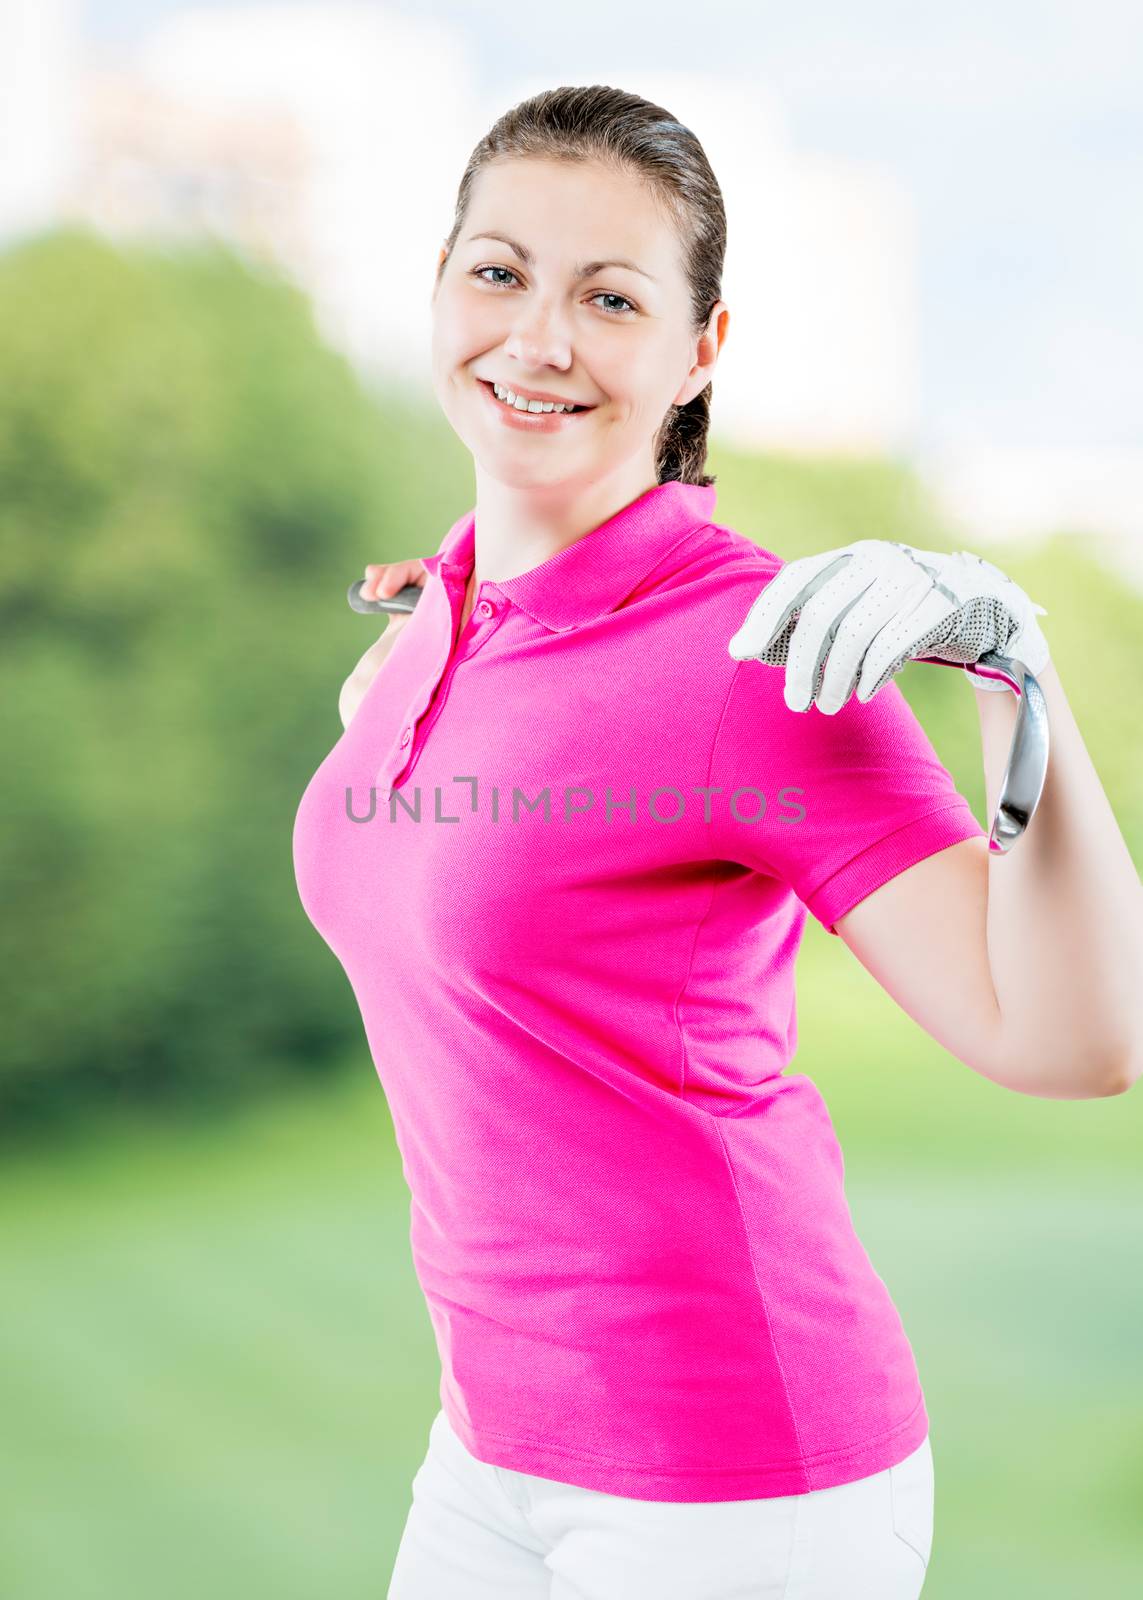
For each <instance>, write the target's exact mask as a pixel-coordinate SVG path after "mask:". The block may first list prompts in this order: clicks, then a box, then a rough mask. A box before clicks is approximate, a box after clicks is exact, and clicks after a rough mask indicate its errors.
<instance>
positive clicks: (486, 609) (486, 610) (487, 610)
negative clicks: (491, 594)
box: [476, 600, 492, 617]
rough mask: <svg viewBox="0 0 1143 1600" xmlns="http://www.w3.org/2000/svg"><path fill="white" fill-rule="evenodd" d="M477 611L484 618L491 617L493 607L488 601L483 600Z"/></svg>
mask: <svg viewBox="0 0 1143 1600" xmlns="http://www.w3.org/2000/svg"><path fill="white" fill-rule="evenodd" d="M476 609H477V611H478V612H479V613H480V615H481V616H482V617H490V616H491V615H492V607H491V606H490V605H489V603H488V601H487V600H482V601H481V602H480V604H479V605H478V606H477V608H476Z"/></svg>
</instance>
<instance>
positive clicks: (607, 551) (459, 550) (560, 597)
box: [422, 479, 717, 633]
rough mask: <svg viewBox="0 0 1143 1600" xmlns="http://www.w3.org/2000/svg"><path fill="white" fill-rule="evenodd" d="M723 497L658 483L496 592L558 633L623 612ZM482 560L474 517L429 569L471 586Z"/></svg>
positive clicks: (462, 523) (431, 559)
mask: <svg viewBox="0 0 1143 1600" xmlns="http://www.w3.org/2000/svg"><path fill="white" fill-rule="evenodd" d="M716 498H717V496H716V493H715V488H714V485H713V484H697V483H680V482H679V481H678V480H677V479H672V480H670V481H669V482H667V483H659V484H656V485H655V486H654V488H651V489H648V490H647V491H646V493H644V494H641V495H640V496H639V498H638V499H637V500H632V501H631V502H630V504H628V505H625V506H623V507H622V509H621V510H619V511H617V512H616V513H615V515H614V516H612V517H609V518H608V519H607V521H606V522H601V523H600V524H599V525H598V527H595V528H592V529H591V530H590V531H589V532H587V533H585V534H583V535H582V536H581V537H580V538H579V539H577V540H575V542H574V543H573V544H570V545H568V546H567V547H566V548H565V549H563V550H560V551H558V552H557V553H556V554H555V555H554V556H549V557H548V559H547V560H546V561H542V562H541V563H540V565H539V566H538V567H533V568H532V570H531V571H530V572H522V573H520V575H519V576H518V577H515V578H506V579H505V580H504V581H503V582H500V583H491V587H492V588H494V589H497V590H498V591H499V592H500V593H501V594H503V595H504V596H505V598H506V599H508V600H510V601H511V602H512V604H513V605H517V606H519V607H520V609H521V610H522V611H526V612H527V613H528V615H529V616H531V617H534V618H535V620H536V621H537V622H539V623H541V624H542V625H543V626H544V627H545V628H550V629H551V630H552V631H553V632H557V633H562V632H564V631H565V630H567V629H569V628H576V627H580V626H582V624H584V623H585V622H593V621H595V620H596V619H597V618H599V617H602V616H605V615H606V614H607V613H608V612H609V611H614V610H616V609H617V607H618V606H620V605H621V604H622V602H623V601H624V600H625V599H626V598H627V596H628V595H629V594H631V593H632V591H633V590H634V589H636V588H637V587H638V586H639V584H640V583H641V582H642V580H643V579H644V578H645V577H646V576H647V574H648V573H649V572H651V571H652V570H653V568H655V567H656V566H658V564H659V562H660V561H662V560H663V558H664V557H665V556H666V555H667V554H668V552H669V551H670V550H672V549H673V548H674V546H675V545H676V544H679V543H680V542H681V541H682V540H683V539H685V538H688V537H689V536H690V535H691V534H692V533H695V532H697V531H698V529H699V528H703V527H706V526H707V525H708V524H709V522H710V520H711V516H712V514H713V511H714V505H715V500H716ZM475 558H476V512H475V510H472V511H467V512H466V513H465V514H464V516H463V517H460V518H459V519H458V520H457V521H456V522H454V523H453V525H452V527H451V528H450V529H449V531H448V533H447V534H446V535H445V537H444V539H443V540H442V542H441V546H440V548H439V550H438V551H437V553H436V554H435V555H431V556H426V557H424V559H423V562H422V565H423V566H424V567H425V568H426V569H427V570H428V571H429V572H431V573H433V574H434V575H436V574H442V575H443V573H446V572H447V573H448V574H449V575H450V576H451V577H453V578H454V579H463V580H464V581H465V582H467V581H468V578H469V577H470V576H471V574H472V567H473V562H474V561H475ZM490 581H491V580H490Z"/></svg>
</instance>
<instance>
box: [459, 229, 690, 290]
mask: <svg viewBox="0 0 1143 1600" xmlns="http://www.w3.org/2000/svg"><path fill="white" fill-rule="evenodd" d="M473 239H495V240H496V241H497V242H498V243H499V244H506V245H507V246H508V248H509V250H512V251H514V252H515V253H516V255H518V256H519V257H520V260H521V261H522V262H523V263H524V265H525V266H526V267H531V266H534V265H535V260H536V258H535V256H534V255H533V254H532V252H531V251H530V250H529V249H528V247H527V245H523V244H520V243H519V242H518V241H517V240H516V239H510V238H509V237H508V235H507V234H506V233H470V234H469V235H468V238H467V239H466V240H465V243H466V244H469V243H471V241H472V240H473ZM604 267H626V269H627V271H628V272H637V273H638V274H639V276H640V277H641V278H650V280H651V282H652V283H658V281H659V280H658V278H655V277H652V275H651V273H649V272H645V271H644V270H643V268H642V267H640V266H638V265H637V264H636V263H635V262H634V261H627V260H625V259H624V258H623V257H622V256H613V257H612V258H611V260H610V261H581V262H580V264H579V265H578V266H577V267H576V268H575V269H574V270H575V273H576V276H577V277H580V278H594V276H595V274H596V273H597V272H602V271H603V268H604Z"/></svg>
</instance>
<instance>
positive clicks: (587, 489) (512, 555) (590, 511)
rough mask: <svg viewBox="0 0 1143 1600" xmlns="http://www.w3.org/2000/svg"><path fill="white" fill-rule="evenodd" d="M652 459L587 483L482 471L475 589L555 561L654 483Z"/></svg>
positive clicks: (634, 462) (623, 465) (479, 474)
mask: <svg viewBox="0 0 1143 1600" xmlns="http://www.w3.org/2000/svg"><path fill="white" fill-rule="evenodd" d="M656 482H657V479H656V477H655V472H654V469H653V466H652V465H649V464H648V463H647V462H646V461H644V460H643V459H642V458H641V457H640V458H637V459H633V460H631V461H625V462H622V463H621V464H620V467H619V470H618V471H617V472H614V473H612V474H610V475H608V476H606V477H605V476H599V477H593V478H591V479H589V480H588V481H586V482H585V483H582V484H572V485H569V484H567V483H558V484H554V485H552V486H551V487H545V486H540V487H538V488H524V489H519V488H516V487H515V486H514V485H513V484H507V483H502V482H500V481H499V480H498V479H496V478H492V477H489V476H488V475H487V474H486V473H484V472H483V471H482V470H481V469H480V468H479V467H477V472H476V521H475V526H474V530H473V542H474V548H475V565H474V568H473V579H472V583H471V585H470V589H469V593H470V595H471V594H474V593H475V591H476V588H477V587H478V586H479V585H480V584H481V583H483V582H484V581H485V579H488V580H489V581H490V582H492V583H504V582H507V581H508V579H510V578H518V577H519V576H520V575H521V574H522V573H525V572H531V571H532V569H533V568H534V567H538V566H540V565H541V564H542V563H543V562H545V561H549V560H550V559H551V558H552V556H554V555H558V553H559V552H560V551H561V550H564V549H566V548H567V546H568V545H571V544H575V542H576V541H577V540H578V539H582V538H583V536H584V534H586V533H590V532H591V530H592V529H593V528H598V527H599V526H600V524H601V523H604V522H606V521H608V519H609V518H611V517H613V516H615V515H616V514H617V513H618V512H619V511H622V509H623V507H624V506H627V505H630V504H631V502H632V501H633V500H638V499H639V497H640V495H644V494H646V493H647V491H648V490H649V489H653V488H654V486H655V484H656Z"/></svg>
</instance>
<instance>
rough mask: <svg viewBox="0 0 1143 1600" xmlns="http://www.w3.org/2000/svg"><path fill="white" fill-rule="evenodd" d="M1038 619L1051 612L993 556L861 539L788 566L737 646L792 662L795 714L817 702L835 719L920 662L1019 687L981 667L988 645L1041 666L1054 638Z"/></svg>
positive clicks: (980, 681) (740, 655) (738, 656)
mask: <svg viewBox="0 0 1143 1600" xmlns="http://www.w3.org/2000/svg"><path fill="white" fill-rule="evenodd" d="M1037 615H1038V616H1041V617H1043V616H1046V615H1047V612H1046V610H1045V609H1044V607H1043V606H1041V605H1037V604H1036V603H1035V601H1034V600H1030V599H1029V597H1028V596H1027V595H1026V594H1025V593H1024V591H1023V589H1021V588H1020V586H1019V585H1018V584H1016V583H1014V582H1013V581H1012V579H1011V578H1009V577H1007V576H1006V575H1005V574H1004V573H1003V572H1001V571H1000V569H999V568H998V567H994V566H993V564H992V562H991V561H985V560H984V558H983V557H982V556H974V555H972V554H971V553H970V552H969V551H967V550H958V551H957V552H956V553H955V554H953V555H945V554H942V553H940V552H938V551H933V550H916V549H914V548H913V546H912V545H907V544H900V543H898V541H897V540H895V539H858V540H856V541H855V542H854V543H853V544H847V545H843V546H842V547H841V548H840V549H837V550H827V551H825V552H824V553H822V554H820V555H813V556H802V557H800V558H799V559H798V560H796V561H788V562H787V563H786V564H785V566H784V567H782V569H781V570H780V571H779V572H777V573H776V574H775V575H774V577H773V578H772V579H771V581H770V582H769V583H768V584H767V586H766V588H765V589H764V590H763V591H762V593H761V594H760V595H759V596H758V598H757V600H755V602H754V604H753V605H752V606H751V608H750V610H749V612H748V613H747V616H746V619H745V621H744V622H743V623H742V625H741V627H740V628H739V629H738V632H737V633H735V634H734V636H733V638H732V639H731V640H730V644H729V646H728V649H729V651H730V654H731V655H732V656H733V657H734V659H735V660H736V661H744V660H746V659H747V658H751V659H753V660H756V661H765V662H768V663H769V664H770V665H771V666H783V665H784V666H785V667H786V686H785V700H786V704H787V705H788V706H789V708H790V710H791V711H808V710H809V708H810V706H811V705H812V704H814V703H815V702H816V704H817V707H818V709H819V711H823V712H825V713H826V715H832V714H833V713H834V712H836V711H839V710H840V709H841V707H842V706H843V705H844V704H845V702H846V701H847V700H848V699H849V697H850V695H851V694H852V693H853V690H854V686H855V685H856V688H857V698H858V700H860V701H861V702H862V703H863V704H864V703H865V702H866V701H868V700H871V699H872V698H873V696H874V695H875V694H876V693H877V691H878V690H879V689H880V688H882V687H883V686H884V685H885V684H886V683H887V682H888V681H889V679H890V678H891V677H892V676H893V675H894V673H896V672H899V671H900V670H901V668H902V667H903V666H904V665H905V662H906V661H910V660H914V661H938V662H949V663H951V664H953V665H956V666H962V667H963V668H964V669H965V671H966V672H967V673H968V674H969V676H970V677H971V678H972V681H973V684H974V686H975V687H976V688H979V689H990V690H991V689H1000V690H1003V689H1005V688H1006V687H1007V685H1006V684H1005V683H1004V682H1003V681H998V680H993V679H989V678H985V677H983V676H982V675H981V674H979V673H976V672H974V671H973V670H972V667H973V664H974V663H975V662H977V661H979V659H980V657H981V656H982V655H984V654H985V653H986V652H988V651H997V652H999V653H1000V654H1001V655H1007V656H1012V657H1014V658H1015V659H1016V660H1018V661H1022V662H1023V663H1024V665H1025V666H1026V667H1027V668H1028V670H1029V671H1030V672H1032V673H1033V674H1037V673H1040V672H1042V671H1043V670H1044V668H1045V667H1046V666H1047V664H1048V644H1047V640H1046V639H1045V638H1044V635H1043V634H1042V633H1041V632H1040V627H1039V624H1038V623H1037V621H1036V617H1037ZM827 657H828V659H827Z"/></svg>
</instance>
